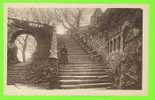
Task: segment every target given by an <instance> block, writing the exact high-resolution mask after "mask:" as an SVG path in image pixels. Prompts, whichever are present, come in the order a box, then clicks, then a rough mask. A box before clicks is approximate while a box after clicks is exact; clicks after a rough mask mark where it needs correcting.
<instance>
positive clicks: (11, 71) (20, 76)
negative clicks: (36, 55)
mask: <svg viewBox="0 0 155 100" xmlns="http://www.w3.org/2000/svg"><path fill="white" fill-rule="evenodd" d="M26 65H27V64H26V63H19V64H14V65H11V66H8V68H7V84H8V85H13V84H15V83H22V84H24V83H26V78H25V75H26V74H27V71H26V67H27V66H26Z"/></svg>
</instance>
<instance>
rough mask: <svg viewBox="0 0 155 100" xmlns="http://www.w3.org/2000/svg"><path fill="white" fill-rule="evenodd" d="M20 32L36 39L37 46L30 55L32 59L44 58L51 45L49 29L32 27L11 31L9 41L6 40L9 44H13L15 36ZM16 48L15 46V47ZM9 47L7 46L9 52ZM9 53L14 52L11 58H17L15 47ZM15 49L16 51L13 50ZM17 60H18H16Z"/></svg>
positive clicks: (39, 59) (46, 56)
mask: <svg viewBox="0 0 155 100" xmlns="http://www.w3.org/2000/svg"><path fill="white" fill-rule="evenodd" d="M22 34H29V35H32V36H33V37H34V38H35V40H36V41H37V47H36V51H35V52H34V53H33V55H32V61H42V60H46V59H47V58H48V56H49V54H50V52H49V51H50V46H51V42H50V41H51V34H50V30H47V29H46V30H45V29H43V28H40V29H39V28H35V29H34V28H32V29H27V30H26V29H25V30H24V29H23V30H18V31H16V32H14V33H12V36H11V37H10V38H11V39H10V41H8V42H9V43H10V44H14V42H15V40H16V38H17V37H18V36H19V35H22ZM16 48H17V47H16ZM10 50H11V49H10V48H8V53H9V52H10ZM13 50H14V51H12V52H11V53H12V54H14V55H13V56H14V57H12V58H15V59H16V60H17V49H13ZM15 50H16V51H15ZM16 62H18V61H16Z"/></svg>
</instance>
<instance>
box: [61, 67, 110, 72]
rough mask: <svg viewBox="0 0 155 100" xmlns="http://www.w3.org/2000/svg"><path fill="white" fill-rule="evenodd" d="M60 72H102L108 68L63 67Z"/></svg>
mask: <svg viewBox="0 0 155 100" xmlns="http://www.w3.org/2000/svg"><path fill="white" fill-rule="evenodd" d="M59 71H60V72H90V71H91V72H99V71H101V72H104V71H107V70H106V69H103V68H102V69H101V68H98V69H96V68H84V69H83V68H78V69H77V68H67V69H66V68H61V69H60V70H59Z"/></svg>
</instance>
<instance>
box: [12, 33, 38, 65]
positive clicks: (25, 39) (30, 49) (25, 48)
mask: <svg viewBox="0 0 155 100" xmlns="http://www.w3.org/2000/svg"><path fill="white" fill-rule="evenodd" d="M14 42H15V44H16V46H17V58H18V60H19V61H20V62H31V61H32V56H33V53H34V52H35V51H36V48H37V41H36V39H35V37H34V36H32V35H30V34H21V35H18V36H17V37H16V40H15V41H14Z"/></svg>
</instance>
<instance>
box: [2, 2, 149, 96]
mask: <svg viewBox="0 0 155 100" xmlns="http://www.w3.org/2000/svg"><path fill="white" fill-rule="evenodd" d="M147 13H148V11H147V6H145V5H125V4H124V5H123V4H119V5H115V4H114V5H104V4H102V5H95V4H92V5H88V4H83V5H82V4H66V5H65V4H61V5H60V4H59V5H56V4H48V5H44V4H39V5H37V4H8V5H5V15H4V17H5V23H4V26H5V68H4V69H5V70H4V72H5V75H4V76H5V77H4V79H5V82H4V83H5V87H4V90H5V94H6V95H49V96H50V95H68V96H70V95H94V96H95V95H101V96H102V95H103V96H104V95H146V94H147V69H148V66H147V48H148V47H147V34H148V30H147V27H148V24H147Z"/></svg>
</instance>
